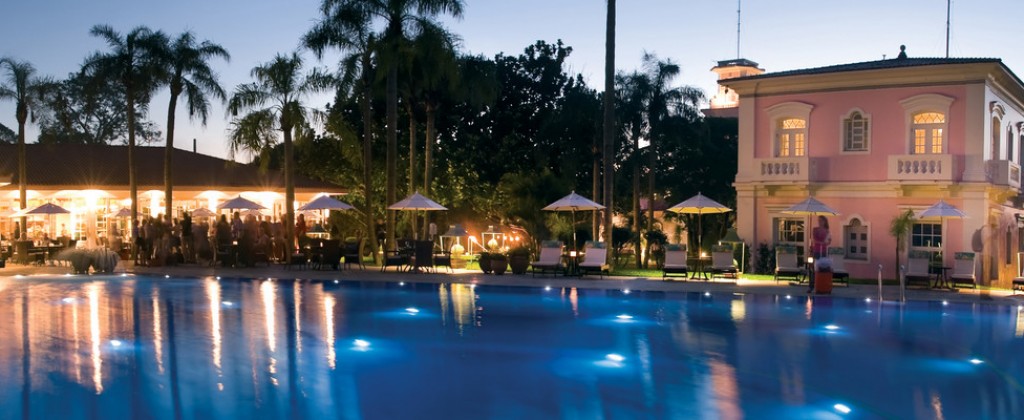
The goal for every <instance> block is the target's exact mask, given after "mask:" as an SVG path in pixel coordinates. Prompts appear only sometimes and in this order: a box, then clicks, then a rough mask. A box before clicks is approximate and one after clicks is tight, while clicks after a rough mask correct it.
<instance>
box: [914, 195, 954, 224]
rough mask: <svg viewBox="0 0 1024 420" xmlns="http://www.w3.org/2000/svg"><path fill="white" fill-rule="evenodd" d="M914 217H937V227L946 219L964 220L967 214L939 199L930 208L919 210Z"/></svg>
mask: <svg viewBox="0 0 1024 420" xmlns="http://www.w3.org/2000/svg"><path fill="white" fill-rule="evenodd" d="M915 217H917V218H918V219H920V218H924V217H938V218H939V225H940V226H941V225H942V222H943V221H944V220H945V219H947V218H949V219H966V218H967V213H964V212H963V211H962V210H960V209H958V208H956V207H953V206H952V205H951V204H949V203H947V202H946V201H945V200H942V199H939V202H938V203H935V204H932V206H931V207H928V208H926V209H924V210H921V212H920V213H918V214H917V215H916V216H915Z"/></svg>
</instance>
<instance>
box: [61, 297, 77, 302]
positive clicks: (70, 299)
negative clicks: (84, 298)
mask: <svg viewBox="0 0 1024 420" xmlns="http://www.w3.org/2000/svg"><path fill="white" fill-rule="evenodd" d="M60 301H61V302H64V303H75V298H73V297H66V298H64V299H61V300H60Z"/></svg>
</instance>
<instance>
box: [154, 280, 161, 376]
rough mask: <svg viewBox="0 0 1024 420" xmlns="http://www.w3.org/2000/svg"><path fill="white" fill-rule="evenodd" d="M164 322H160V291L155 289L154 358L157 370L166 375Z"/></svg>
mask: <svg viewBox="0 0 1024 420" xmlns="http://www.w3.org/2000/svg"><path fill="white" fill-rule="evenodd" d="M162 327H163V322H162V321H161V320H160V289H153V356H154V357H155V358H156V368H157V370H158V371H159V372H160V373H164V334H163V328H162Z"/></svg>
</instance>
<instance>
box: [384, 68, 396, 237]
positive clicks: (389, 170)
mask: <svg viewBox="0 0 1024 420" xmlns="http://www.w3.org/2000/svg"><path fill="white" fill-rule="evenodd" d="M387 124H388V130H387V162H386V163H385V172H386V174H387V187H386V191H385V194H386V195H387V199H386V202H385V203H384V205H385V206H390V205H391V204H394V203H395V201H397V199H396V197H395V195H396V192H397V182H396V181H397V179H396V177H397V176H398V174H397V171H398V169H397V165H396V164H395V160H396V158H397V157H398V69H397V68H396V67H395V65H394V64H391V65H389V66H388V77H387ZM386 211H387V215H388V216H387V239H386V240H385V241H386V242H385V247H386V249H385V251H394V250H395V212H394V211H392V210H386Z"/></svg>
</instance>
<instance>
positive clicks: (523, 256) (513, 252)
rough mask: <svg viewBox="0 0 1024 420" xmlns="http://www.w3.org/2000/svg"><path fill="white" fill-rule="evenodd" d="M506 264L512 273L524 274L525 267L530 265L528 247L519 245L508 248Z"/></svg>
mask: <svg viewBox="0 0 1024 420" xmlns="http://www.w3.org/2000/svg"><path fill="white" fill-rule="evenodd" d="M508 264H509V266H511V268H512V274H526V269H527V268H529V267H530V248H527V247H526V246H525V245H520V246H517V247H515V248H512V249H510V250H508Z"/></svg>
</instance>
